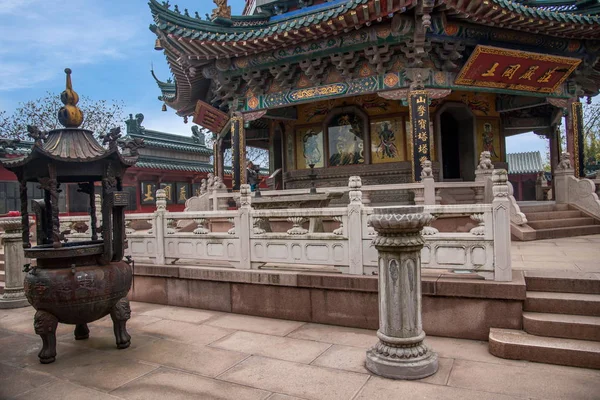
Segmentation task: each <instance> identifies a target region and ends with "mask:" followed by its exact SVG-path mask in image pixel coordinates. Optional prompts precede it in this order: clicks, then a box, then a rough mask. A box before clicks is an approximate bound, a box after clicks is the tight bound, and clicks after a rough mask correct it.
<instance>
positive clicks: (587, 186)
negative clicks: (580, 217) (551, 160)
mask: <svg viewBox="0 0 600 400" xmlns="http://www.w3.org/2000/svg"><path fill="white" fill-rule="evenodd" d="M554 176H555V178H554V179H555V183H554V185H555V188H556V193H555V198H556V203H557V204H569V205H572V206H574V207H576V208H578V209H580V210H581V211H583V212H585V213H588V214H590V215H591V216H593V217H595V218H599V219H600V200H599V198H598V194H597V193H596V183H595V182H594V181H592V180H590V179H585V178H584V179H579V178H576V177H575V171H574V169H573V167H572V165H571V161H570V154H569V153H566V152H565V153H562V155H561V160H560V163H559V164H558V166H557V167H556V170H555V172H554Z"/></svg>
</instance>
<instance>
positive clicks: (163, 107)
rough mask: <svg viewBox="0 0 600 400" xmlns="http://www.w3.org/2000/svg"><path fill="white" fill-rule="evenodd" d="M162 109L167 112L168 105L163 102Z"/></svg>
mask: <svg viewBox="0 0 600 400" xmlns="http://www.w3.org/2000/svg"><path fill="white" fill-rule="evenodd" d="M162 111H163V112H166V111H167V105H166V104H165V103H163V105H162Z"/></svg>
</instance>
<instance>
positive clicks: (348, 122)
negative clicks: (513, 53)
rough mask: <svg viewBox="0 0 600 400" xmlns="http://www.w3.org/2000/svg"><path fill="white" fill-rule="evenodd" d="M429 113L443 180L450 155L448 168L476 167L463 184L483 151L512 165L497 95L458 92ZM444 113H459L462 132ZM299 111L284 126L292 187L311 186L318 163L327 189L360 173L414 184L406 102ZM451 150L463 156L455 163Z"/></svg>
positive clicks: (328, 103)
mask: <svg viewBox="0 0 600 400" xmlns="http://www.w3.org/2000/svg"><path fill="white" fill-rule="evenodd" d="M455 110H459V112H455ZM429 111H430V116H431V122H430V126H431V132H432V142H431V154H432V161H434V170H435V172H436V175H438V176H437V178H440V176H439V174H438V171H439V170H440V169H443V170H446V169H447V168H443V166H442V165H441V164H443V162H442V160H443V158H444V157H443V154H444V153H446V154H447V157H446V158H447V160H446V163H448V162H450V163H461V165H460V166H459V169H460V170H465V169H471V173H470V174H467V173H463V175H464V176H462V177H461V178H462V179H463V180H472V179H473V177H474V175H473V173H474V169H475V166H476V165H477V162H478V158H479V154H481V152H482V151H484V150H485V151H489V152H490V154H491V157H492V160H493V161H496V162H503V161H505V146H504V135H503V133H502V126H501V123H500V115H499V113H498V112H497V110H496V95H495V94H493V93H479V92H478V93H476V92H453V93H451V94H450V95H448V96H447V97H445V98H442V99H433V100H432V101H431V104H430V107H429ZM445 113H447V114H450V118H453V117H452V116H455V119H456V127H455V128H453V127H451V126H450V125H448V124H447V123H446V125H444V123H443V121H444V120H447V118H448V117H447V115H445ZM297 114H298V119H297V120H296V121H295V122H293V123H292V122H290V123H287V124H286V125H285V134H284V137H285V140H284V149H285V150H284V153H285V157H284V158H285V163H284V165H285V167H286V168H285V169H286V171H287V172H286V174H285V176H284V180H285V183H286V188H299V187H307V186H309V179H308V171H309V165H310V164H314V166H315V169H316V170H317V173H318V174H319V178H318V179H319V185H321V186H337V185H345V184H346V182H347V177H348V176H350V175H354V174H358V175H361V177H363V179H364V180H365V181H366V184H386V183H403V182H410V181H412V176H411V173H410V172H411V165H412V152H411V146H412V137H411V125H410V120H409V108H408V106H406V105H404V104H403V103H402V101H400V100H388V99H384V98H382V97H380V96H378V95H376V94H374V95H365V96H355V97H349V98H340V99H332V100H324V101H319V102H313V103H308V104H301V105H298V106H297ZM448 129H450V130H448ZM454 130H460V131H461V132H460V133H459V134H458V136H457V137H456V139H455V138H453V137H451V135H453V134H454V133H455V132H454ZM465 130H466V132H463V131H465ZM461 135H462V136H461ZM448 139H449V140H450V142H448ZM457 141H460V142H461V143H459V144H458V147H456V148H454V149H453V148H450V147H452V146H454V144H453V143H454V142H457ZM463 142H464V143H463ZM443 146H446V148H444V147H443ZM461 147H462V148H461ZM452 151H455V152H456V157H454V158H453V157H450V155H449V153H448V152H452ZM442 175H443V172H442ZM448 175H450V174H449V173H448ZM363 183H365V182H363Z"/></svg>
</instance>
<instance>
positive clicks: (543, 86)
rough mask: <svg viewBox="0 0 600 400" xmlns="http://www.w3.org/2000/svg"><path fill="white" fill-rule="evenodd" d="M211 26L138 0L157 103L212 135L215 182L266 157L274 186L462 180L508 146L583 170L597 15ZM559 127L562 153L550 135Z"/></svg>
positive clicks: (282, 1)
mask: <svg viewBox="0 0 600 400" xmlns="http://www.w3.org/2000/svg"><path fill="white" fill-rule="evenodd" d="M215 3H216V5H217V8H216V9H215V10H214V11H213V13H212V15H211V16H208V15H207V19H202V18H201V17H200V16H199V15H198V13H195V15H190V13H189V12H188V11H187V10H185V11H184V12H181V11H180V10H179V9H178V7H177V6H171V5H169V4H168V2H163V3H161V2H158V1H156V0H150V2H149V5H150V9H151V11H152V15H153V18H154V24H152V25H151V26H150V29H151V30H152V32H154V33H155V34H156V44H155V48H156V49H157V50H161V51H164V54H165V56H166V59H167V62H168V64H169V67H170V69H171V71H172V73H173V78H174V79H173V80H172V81H169V82H160V81H159V87H160V89H161V90H162V96H161V98H160V99H161V100H162V101H163V102H164V104H166V105H167V106H169V107H171V108H173V109H174V110H175V111H176V113H177V114H178V115H180V116H181V117H183V118H185V119H187V118H190V119H193V121H194V122H195V123H196V124H199V125H201V126H203V127H205V128H207V129H209V130H210V131H212V132H213V133H214V134H215V135H216V136H217V142H216V143H217V145H216V146H215V149H214V151H215V157H214V161H215V167H214V169H215V171H216V172H217V173H218V174H220V175H222V174H223V171H224V167H223V159H224V157H223V153H224V151H225V150H226V149H228V148H231V149H232V152H233V155H234V157H233V160H234V168H233V182H232V185H233V188H234V189H238V188H239V186H240V184H242V183H245V179H246V176H245V165H244V164H245V163H244V160H245V150H246V146H255V147H262V148H265V149H269V152H270V165H269V168H270V171H271V172H275V171H278V170H281V171H283V173H282V174H279V175H277V176H279V177H280V178H279V179H280V180H281V185H280V186H279V187H284V188H286V189H289V188H299V187H308V186H309V185H310V180H309V179H308V174H309V172H310V165H314V168H315V171H316V172H317V174H318V184H319V185H320V186H335V185H346V184H347V181H348V177H349V176H352V175H360V176H361V177H362V179H363V183H366V184H387V183H403V182H413V181H418V180H420V174H421V163H422V162H423V161H424V160H426V159H428V160H431V161H432V162H433V167H434V174H435V177H436V180H440V181H461V180H463V181H472V180H473V179H474V178H475V168H476V166H477V164H478V160H479V155H480V153H481V152H483V151H488V152H489V153H490V155H491V159H492V161H493V162H494V165H495V166H496V167H505V168H506V167H508V166H507V159H506V148H505V138H506V137H508V136H512V135H517V134H520V133H525V132H531V131H533V132H535V133H536V134H538V135H540V136H543V137H546V138H547V139H548V140H549V141H550V148H551V164H552V168H553V169H554V167H555V166H556V165H557V163H558V160H559V154H560V153H561V152H567V151H568V152H569V153H570V155H571V158H572V163H573V165H574V167H575V169H576V174H577V175H578V176H581V175H582V174H583V170H584V168H583V163H584V157H583V145H582V141H583V137H582V134H583V132H582V131H583V129H582V123H583V121H582V119H583V115H582V113H583V111H582V104H581V101H582V99H584V98H586V97H587V98H588V100H589V98H590V97H591V96H595V95H596V94H597V93H598V90H599V88H600V61H599V60H600V57H599V56H600V16H599V15H600V6H599V5H598V4H597V2H596V1H551V0H518V1H509V0H485V1H463V0H437V1H434V0H330V1H323V0H308V1H307V0H248V1H247V4H246V8H245V11H244V15H241V16H233V15H231V10H230V7H228V6H227V4H226V3H227V2H226V1H224V0H221V1H215ZM561 124H566V131H567V148H565V149H561V148H560V140H558V136H557V132H558V129H559V126H560V125H561Z"/></svg>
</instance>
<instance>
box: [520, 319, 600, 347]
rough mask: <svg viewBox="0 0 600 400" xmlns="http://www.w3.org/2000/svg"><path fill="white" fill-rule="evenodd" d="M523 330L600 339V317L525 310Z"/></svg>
mask: <svg viewBox="0 0 600 400" xmlns="http://www.w3.org/2000/svg"><path fill="white" fill-rule="evenodd" d="M523 330H524V331H525V332H527V333H529V334H531V335H536V336H546V337H555V338H565V339H578V340H593V341H600V317H590V316H587V315H567V314H549V313H535V312H524V313H523Z"/></svg>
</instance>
